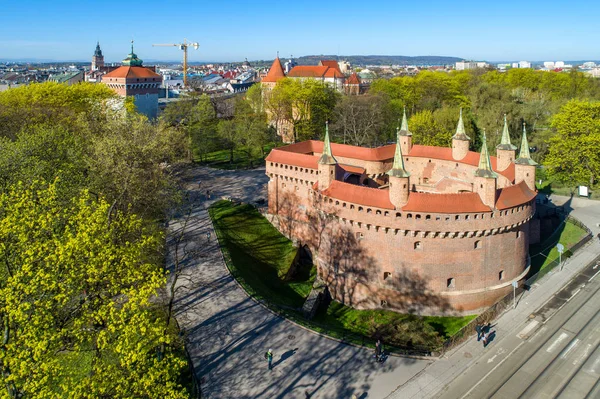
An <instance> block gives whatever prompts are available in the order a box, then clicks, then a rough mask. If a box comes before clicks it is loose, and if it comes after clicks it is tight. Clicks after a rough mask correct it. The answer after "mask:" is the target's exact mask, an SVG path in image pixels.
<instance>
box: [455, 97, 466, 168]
mask: <svg viewBox="0 0 600 399" xmlns="http://www.w3.org/2000/svg"><path fill="white" fill-rule="evenodd" d="M469 140H470V138H469V136H467V134H466V133H465V124H464V123H463V118H462V108H461V109H460V117H459V118H458V125H457V126H456V133H454V136H452V158H454V159H455V160H457V161H458V160H461V159H463V158H464V157H466V156H467V154H468V152H469Z"/></svg>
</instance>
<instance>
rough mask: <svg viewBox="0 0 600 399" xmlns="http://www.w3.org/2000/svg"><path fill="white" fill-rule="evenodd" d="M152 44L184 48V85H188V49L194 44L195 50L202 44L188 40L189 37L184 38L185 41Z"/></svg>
mask: <svg viewBox="0 0 600 399" xmlns="http://www.w3.org/2000/svg"><path fill="white" fill-rule="evenodd" d="M152 46H162V47H172V46H175V47H179V48H180V49H181V50H183V87H187V51H188V47H189V46H192V47H193V48H194V50H198V47H200V45H199V44H198V43H191V42H188V41H187V39H183V43H171V44H153V45H152Z"/></svg>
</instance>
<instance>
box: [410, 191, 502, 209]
mask: <svg viewBox="0 0 600 399" xmlns="http://www.w3.org/2000/svg"><path fill="white" fill-rule="evenodd" d="M402 210H403V211H405V212H409V211H410V212H431V213H470V212H490V211H491V209H490V208H489V207H488V206H486V205H484V204H483V202H481V197H479V194H477V193H453V194H435V193H410V194H409V196H408V203H407V204H406V205H404V206H403V207H402Z"/></svg>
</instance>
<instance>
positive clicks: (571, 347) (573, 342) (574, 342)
mask: <svg viewBox="0 0 600 399" xmlns="http://www.w3.org/2000/svg"><path fill="white" fill-rule="evenodd" d="M580 342H581V341H580V340H579V338H575V339H574V340H573V341H571V343H570V344H569V346H567V348H566V349H565V350H564V351H563V354H562V355H561V356H560V357H561V359H564V358H566V357H567V356H568V355H569V353H570V352H571V351H572V350H573V349H574V348H575V347H576V346H577V345H579V343H580Z"/></svg>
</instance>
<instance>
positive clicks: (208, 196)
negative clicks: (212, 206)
mask: <svg viewBox="0 0 600 399" xmlns="http://www.w3.org/2000/svg"><path fill="white" fill-rule="evenodd" d="M206 199H210V190H206Z"/></svg>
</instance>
